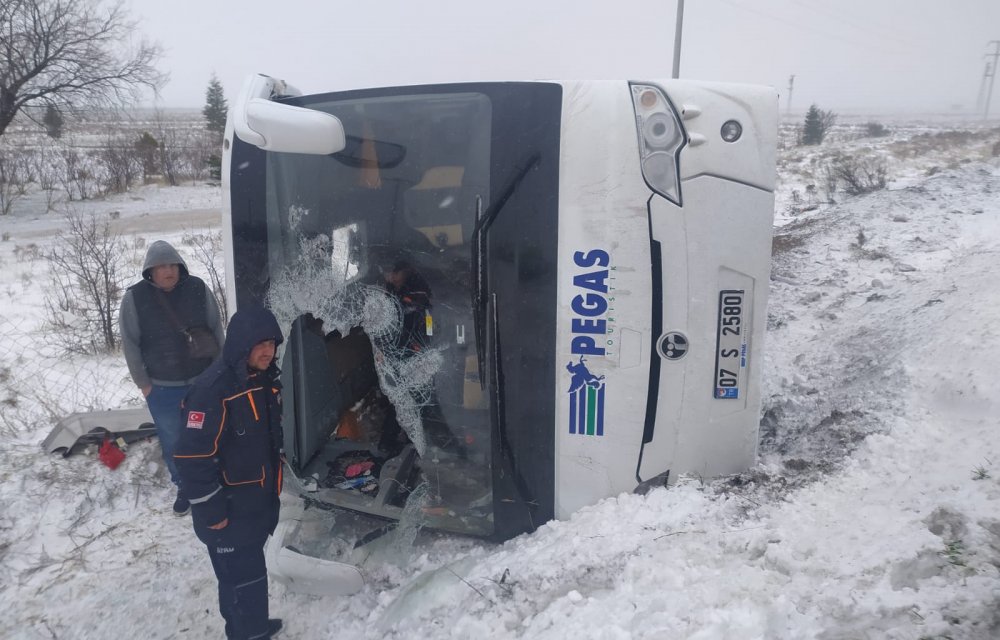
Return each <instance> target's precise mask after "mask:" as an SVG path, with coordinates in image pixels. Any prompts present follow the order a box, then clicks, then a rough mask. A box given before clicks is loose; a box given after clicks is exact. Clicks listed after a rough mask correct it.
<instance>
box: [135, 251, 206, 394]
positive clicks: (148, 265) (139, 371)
mask: <svg viewBox="0 0 1000 640" xmlns="http://www.w3.org/2000/svg"><path fill="white" fill-rule="evenodd" d="M164 264H176V265H178V266H179V267H180V282H184V281H185V280H188V279H193V280H195V281H197V282H198V284H199V285H200V286H202V287H205V283H204V282H202V281H201V280H200V279H199V278H195V277H194V276H191V275H190V274H189V273H188V269H187V264H186V263H185V262H184V259H183V258H181V255H180V254H179V253H178V252H177V249H175V248H174V247H173V246H172V245H171V244H170V243H169V242H166V241H164V240H157V241H156V242H154V243H152V244H151V245H149V248H148V249H147V250H146V259H145V260H144V261H143V264H142V277H143V279H144V280H146V281H148V282H149V283H150V284H151V285H153V279H152V273H151V271H152V269H153V267H158V266H160V265H164ZM153 286H156V285H153ZM205 294H206V295H205V309H206V313H205V326H206V327H211V329H212V333H214V334H215V340H216V342H217V343H218V344H220V345H221V344H224V343H225V333H224V332H223V329H222V318H221V316H220V314H219V307H218V305H217V304H216V303H215V297H214V296H212V294H211V292H210V291H208V290H207V287H206V291H205ZM118 325H119V329H120V331H121V337H122V351H123V352H124V354H125V362H126V363H127V364H128V371H129V374H130V375H131V376H132V380H133V382H135V384H136V386H137V387H139V388H140V389H141V388H143V387H147V386H150V385H152V384H158V385H162V386H168V387H173V386H183V385H186V384H189V383H190V382H191V381H190V380H153V379H151V378H150V377H149V374H148V373H147V372H146V365H145V364H144V363H143V361H142V350H141V348H140V346H139V345H140V341H141V330H140V327H139V314H138V311H137V310H136V305H135V300H134V299H133V297H132V289H131V288H129V289H128V290H127V291H126V292H125V295H124V296H122V304H121V309H120V311H119V314H118Z"/></svg>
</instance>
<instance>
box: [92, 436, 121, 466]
mask: <svg viewBox="0 0 1000 640" xmlns="http://www.w3.org/2000/svg"><path fill="white" fill-rule="evenodd" d="M97 457H98V458H100V459H101V462H103V463H104V465H105V466H106V467H108V468H109V469H117V468H118V465H120V464H121V463H122V460H124V459H125V452H124V451H122V450H121V449H119V448H118V445H116V444H115V443H114V442H112V441H111V440H105V441H104V443H103V444H101V448H100V450H98V452H97Z"/></svg>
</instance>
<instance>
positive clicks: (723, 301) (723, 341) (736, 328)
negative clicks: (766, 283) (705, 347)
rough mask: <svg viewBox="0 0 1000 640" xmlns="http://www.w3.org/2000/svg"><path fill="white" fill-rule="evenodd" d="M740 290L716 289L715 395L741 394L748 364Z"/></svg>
mask: <svg viewBox="0 0 1000 640" xmlns="http://www.w3.org/2000/svg"><path fill="white" fill-rule="evenodd" d="M744 298H745V291H744V290H743V289H739V290H735V289H730V290H725V291H720V292H719V333H718V339H717V341H716V345H717V346H716V351H715V397H716V398H725V399H737V398H739V397H740V379H741V378H742V376H743V370H744V369H746V366H747V342H746V331H747V328H746V326H745V325H746V322H745V321H744V313H743V312H744V308H745V305H744V304H743V302H744Z"/></svg>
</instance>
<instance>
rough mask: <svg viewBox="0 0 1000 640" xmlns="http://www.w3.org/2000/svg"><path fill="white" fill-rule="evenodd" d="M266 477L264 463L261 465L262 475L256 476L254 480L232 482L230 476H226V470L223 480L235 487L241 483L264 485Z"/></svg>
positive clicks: (223, 473)
mask: <svg viewBox="0 0 1000 640" xmlns="http://www.w3.org/2000/svg"><path fill="white" fill-rule="evenodd" d="M265 477H266V473H265V472H264V465H260V477H259V478H254V479H253V480H241V481H240V482H230V481H229V478H227V477H226V472H225V471H223V472H222V480H223V482H225V483H226V484H227V485H229V486H230V487H235V486H237V485H241V484H259V485H260V486H262V487H263V486H264V479H265Z"/></svg>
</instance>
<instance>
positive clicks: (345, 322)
mask: <svg viewBox="0 0 1000 640" xmlns="http://www.w3.org/2000/svg"><path fill="white" fill-rule="evenodd" d="M315 100H316V101H314V102H310V103H309V104H308V105H307V106H309V107H310V108H313V109H317V110H320V111H325V112H328V113H331V114H333V115H335V116H337V117H338V118H339V119H340V120H341V122H342V123H343V124H344V129H345V132H346V134H347V146H346V147H345V149H344V150H343V151H340V152H338V153H335V154H331V155H327V156H314V155H300V154H288V153H269V154H268V156H267V158H268V159H267V167H266V181H267V188H266V212H267V254H268V255H267V264H268V279H269V281H270V287H269V292H268V303H269V305H270V307H271V308H272V309H273V310H274V311H275V313H276V315H278V317H279V321H281V322H282V324H283V326H284V327H285V329H286V331H287V335H288V336H289V340H288V343H287V345H286V347H285V351H284V355H283V359H282V363H281V366H282V369H283V377H284V381H285V384H286V387H291V388H292V389H293V393H292V394H290V395H291V397H292V398H291V399H292V400H293V401H292V402H288V401H287V400H286V420H285V431H286V440H285V442H286V447H285V449H286V455H288V456H289V461H290V463H291V464H292V466H293V469H295V470H296V471H297V473H299V474H300V475H303V476H305V475H315V476H316V477H318V479H319V483H320V487H321V490H329V491H327V495H324V496H323V498H322V499H324V500H327V501H330V502H333V503H336V504H342V505H346V506H350V507H353V508H358V509H360V510H362V511H369V512H372V513H375V514H377V515H393V514H392V510H393V509H396V508H402V506H403V505H404V504H405V505H406V506H407V507H409V508H413V507H414V505H413V504H412V503H413V500H412V498H413V497H414V496H416V495H419V496H420V502H421V504H420V505H418V506H419V508H422V509H424V511H425V513H431V514H434V513H448V514H452V515H453V516H454V517H457V518H460V519H461V520H462V524H461V526H456V527H454V528H460V529H462V530H469V531H471V532H476V531H480V532H482V533H488V532H489V530H490V527H491V525H490V521H491V520H492V514H491V511H490V508H491V504H492V501H491V486H490V476H489V464H488V462H487V460H488V456H489V446H490V444H489V443H490V437H489V435H490V434H489V428H490V427H489V425H490V419H489V400H488V395H489V394H487V393H484V392H483V388H482V383H481V380H480V377H479V372H480V371H481V363H480V362H479V357H478V355H477V353H480V352H481V349H479V348H478V346H477V344H476V335H477V331H476V326H475V319H476V314H475V313H474V309H473V298H474V279H475V277H476V271H475V269H474V266H475V265H473V263H472V256H473V255H475V254H474V251H473V250H472V249H473V248H472V239H473V234H474V230H475V229H476V223H477V220H478V216H480V215H481V214H482V212H483V211H484V210H486V209H487V208H488V206H489V197H490V157H491V149H490V147H491V139H492V138H491V102H490V99H489V98H488V97H487V96H486V95H484V94H481V93H476V92H467V93H450V94H418V95H393V96H376V97H370V98H364V99H346V100H332V101H324V100H323V96H318V97H316V98H315ZM287 395H289V394H287V393H286V396H287ZM290 413H291V414H292V415H291V416H289V414H290ZM289 417H291V420H289V419H288V418H289ZM293 425H294V428H293ZM290 432H291V433H290ZM369 463H370V464H369ZM352 465H353V466H352ZM358 465H360V466H358ZM359 469H364V471H361V472H359V473H355V472H357V471H358V470H359ZM387 475H388V476H392V478H391V479H392V482H393V483H395V484H391V483H387V482H385V480H386V476H387ZM390 484H391V486H390ZM480 521H481V522H480ZM477 522H479V523H480V524H477Z"/></svg>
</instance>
